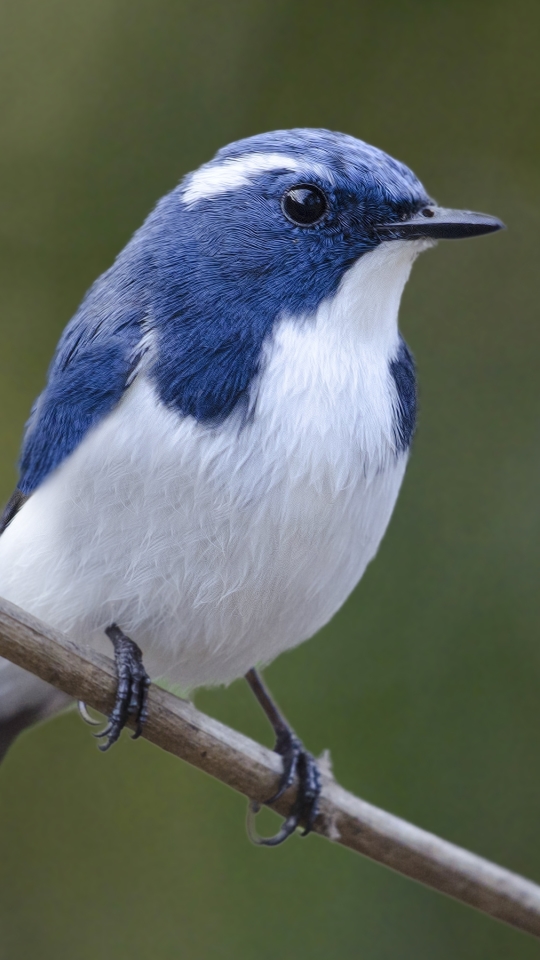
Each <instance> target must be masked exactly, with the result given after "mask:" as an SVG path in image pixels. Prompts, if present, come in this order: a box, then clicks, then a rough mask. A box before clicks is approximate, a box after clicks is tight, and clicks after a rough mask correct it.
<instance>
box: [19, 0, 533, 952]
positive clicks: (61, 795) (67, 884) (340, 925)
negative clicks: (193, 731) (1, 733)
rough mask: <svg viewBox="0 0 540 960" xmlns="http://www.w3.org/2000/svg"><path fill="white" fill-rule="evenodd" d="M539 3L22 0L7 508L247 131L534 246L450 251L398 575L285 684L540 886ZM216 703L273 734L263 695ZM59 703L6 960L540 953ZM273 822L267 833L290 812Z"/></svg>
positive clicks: (423, 348) (366, 585) (353, 772)
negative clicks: (27, 463)
mask: <svg viewBox="0 0 540 960" xmlns="http://www.w3.org/2000/svg"><path fill="white" fill-rule="evenodd" d="M539 30H540V7H539V6H538V4H536V3H533V2H532V0H531V2H528V0H513V2H497V0H492V2H489V3H488V2H477V3H471V2H470V0H468V2H465V0H463V2H461V0H447V2H442V0H435V2H433V0H432V2H427V0H426V2H422V0H409V2H407V0H379V2H359V0H348V2H347V0H343V2H342V0H334V2H333V3H318V2H315V0H310V2H309V3H308V2H305V0H289V2H287V3H285V2H279V0H278V2H276V0H274V2H270V0H229V2H227V3H224V2H218V0H211V2H210V0H202V2H201V0H199V2H198V3H195V2H187V0H153V2H142V0H130V2H128V0H92V2H91V3H88V2H83V0H47V2H46V3H43V2H42V0H17V2H15V0H4V2H3V3H2V4H1V7H0V101H1V105H0V243H1V256H0V301H1V311H0V323H1V343H2V348H1V351H0V444H1V450H2V457H1V472H0V487H1V489H0V494H1V496H2V497H3V498H7V497H8V496H9V494H10V492H11V489H12V487H13V484H14V481H15V476H16V474H15V467H14V464H15V462H16V459H17V453H18V445H19V440H20V436H21V431H22V427H23V423H24V421H25V418H26V416H27V414H28V411H29V407H30V404H31V401H32V399H33V397H34V396H35V394H36V393H37V392H38V391H39V390H40V389H41V386H42V384H43V380H44V375H45V370H46V367H47V364H48V361H49V358H50V356H51V353H52V351H53V348H54V345H55V342H56V340H57V338H58V335H59V333H60V331H61V330H62V328H63V326H64V324H65V323H66V322H67V320H68V319H69V317H70V316H71V314H72V313H73V311H74V310H75V308H76V306H77V304H78V301H79V300H80V298H81V296H82V294H83V292H84V291H85V289H86V288H87V287H88V285H89V284H90V283H91V282H92V280H93V279H94V278H95V276H96V275H97V274H98V273H99V272H100V271H102V270H103V269H104V268H106V267H107V266H108V265H109V264H110V262H111V260H112V258H113V257H114V255H115V254H116V252H117V251H118V250H119V249H120V247H121V246H122V245H123V244H124V243H125V241H126V240H127V239H128V237H129V236H130V234H131V232H132V231H133V230H134V228H136V227H137V226H138V225H139V224H140V222H141V221H142V219H143V217H144V216H145V215H146V213H147V212H148V211H149V209H150V208H151V206H152V205H153V203H154V202H155V201H156V200H157V198H158V197H159V196H160V195H161V194H162V193H164V192H165V191H166V190H168V189H170V188H171V187H172V186H173V185H174V184H175V183H176V182H177V180H178V179H179V177H180V176H181V175H182V174H183V173H185V172H186V171H188V170H190V169H192V168H193V167H195V166H197V165H198V164H200V163H201V162H202V161H204V160H206V159H208V158H209V157H210V156H211V155H212V154H213V152H214V151H215V150H216V149H217V148H218V147H219V146H221V145H222V144H224V143H227V142H228V141H230V140H234V139H236V138H238V137H243V136H246V135H249V134H253V133H256V132H259V131H263V130H266V129H272V128H276V127H288V126H297V125H298V126H304V125H306V126H308V125H312V126H328V127H331V128H334V129H338V130H344V131H347V132H349V133H352V134H355V135H357V136H359V137H361V138H363V139H366V140H368V141H370V142H373V143H375V144H377V145H378V146H380V147H382V148H384V149H386V150H388V151H389V152H390V153H393V154H395V155H396V156H398V157H399V158H400V159H402V160H404V161H405V162H406V163H408V164H409V165H410V166H412V167H413V169H414V170H415V171H416V172H417V173H418V175H419V176H420V177H421V178H422V180H423V181H424V182H425V184H426V186H427V188H428V190H429V191H430V192H431V193H432V195H434V196H435V197H436V198H437V199H439V200H440V201H441V202H442V203H444V204H446V205H452V206H462V207H471V208H473V209H479V210H486V211H488V212H490V213H493V214H497V215H499V216H501V217H502V218H503V219H504V220H505V221H506V222H507V224H508V226H509V230H508V231H507V232H506V233H505V234H502V235H498V236H496V237H491V238H487V239H484V240H481V241H474V242H470V243H463V244H455V245H454V244H442V245H440V246H439V248H438V249H436V250H435V251H433V252H430V253H428V254H426V255H424V256H423V257H422V258H421V260H420V262H419V263H418V264H417V266H416V267H415V269H414V271H413V278H412V280H411V282H410V284H409V287H408V288H407V290H406V293H405V298H404V303H403V308H402V327H403V330H404V332H405V334H406V336H407V338H408V340H409V342H410V343H411V345H412V347H413V349H414V351H415V353H416V357H417V361H418V366H419V372H420V401H421V408H420V427H419V431H418V434H417V437H416V441H415V445H414V454H413V457H412V461H411V464H410V468H409V471H408V474H407V478H406V482H405V485H404V489H403V493H402V496H401V498H400V501H399V504H398V508H397V510H396V514H395V516H394V519H393V521H392V523H391V526H390V530H389V533H388V535H387V537H386V539H385V541H384V544H383V546H382V549H381V551H380V553H379V556H378V558H377V560H376V562H375V563H374V564H373V566H372V567H371V568H370V569H369V570H368V573H367V575H366V577H365V579H364V581H363V582H362V584H361V586H360V587H359V589H358V590H357V591H356V593H355V595H354V596H353V597H352V598H351V600H350V601H349V603H348V604H347V606H346V607H345V608H344V609H343V610H342V611H341V613H340V614H339V615H338V616H337V617H336V618H335V620H334V622H333V623H332V624H331V625H330V626H329V627H327V628H326V629H325V630H324V631H323V632H322V633H321V634H320V635H318V636H317V637H316V638H315V639H314V640H312V641H311V642H310V643H309V644H307V645H304V646H303V647H301V648H299V649H298V650H296V651H294V652H292V653H290V654H288V655H285V656H283V657H281V659H280V660H279V661H277V662H276V663H275V664H274V665H273V666H272V667H271V668H270V669H269V670H268V671H267V678H268V680H269V682H270V685H271V687H272V689H273V690H274V692H275V693H276V695H277V697H278V698H279V700H280V701H281V703H282V705H283V707H284V708H285V710H286V712H287V713H288V715H289V716H290V719H291V721H292V722H293V723H294V725H295V726H296V728H297V729H298V731H299V732H300V734H301V736H303V737H304V739H305V740H306V742H307V744H308V745H309V746H310V747H311V748H312V749H313V750H314V751H316V752H319V751H320V750H322V748H324V747H329V748H330V749H331V751H332V756H333V759H334V766H335V771H336V775H337V776H338V778H339V779H340V780H341V782H342V783H343V784H344V785H345V786H347V787H348V788H350V789H352V790H354V791H356V792H359V793H360V794H361V795H362V796H364V797H365V798H366V799H368V800H370V801H372V802H374V803H378V804H381V805H382V806H384V807H385V808H386V809H389V810H392V811H393V812H395V813H398V814H400V815H401V816H404V817H406V818H409V819H411V820H412V821H413V822H415V823H418V824H420V825H422V826H423V827H425V828H427V829H429V830H433V831H435V832H436V833H439V834H442V835H443V836H444V837H447V838H448V839H450V840H453V841H455V842H457V843H459V844H462V845H465V846H466V847H470V848H471V849H473V850H475V851H477V852H479V853H481V854H483V855H485V856H487V857H490V858H492V859H494V860H496V861H498V862H500V863H502V864H504V865H506V866H508V867H510V868H512V869H514V870H517V871H519V872H523V873H525V874H526V875H527V876H530V877H532V878H536V880H540V827H539V811H540V697H539V687H540V645H539V643H538V619H539V618H538V613H539V600H538V590H537V578H538V570H539V560H540V556H539V554H540V545H539V544H540V537H539V533H540V505H539V496H538V490H539V483H538V481H539V467H540V444H539V422H540V421H539V415H540V385H539V378H538V371H539V367H540V363H539V361H540V317H539V310H538V303H539V300H540V284H539V280H538V267H537V263H538V249H539V235H540V164H539V146H540V132H539V123H538V116H539V106H540V103H539V100H540V58H539V56H538V49H539V41H540V37H539ZM197 703H198V705H199V706H200V707H201V708H202V709H204V710H207V711H209V712H210V713H212V714H214V715H215V716H218V717H220V718H221V719H223V720H224V721H226V722H228V723H230V724H232V725H233V726H235V727H238V728H240V729H242V730H244V731H246V732H248V733H250V734H252V735H253V736H255V737H259V738H261V739H263V740H264V741H265V742H267V743H270V742H271V738H270V735H269V733H268V730H267V728H266V726H265V722H264V719H263V718H262V716H261V715H260V714H259V712H258V708H257V707H256V705H255V704H254V703H253V702H252V700H251V698H250V695H249V693H248V691H247V689H244V686H243V685H242V683H237V684H234V685H233V686H232V687H231V688H229V689H228V690H217V691H211V692H201V693H200V694H198V696H197ZM245 806H246V804H245V801H244V800H243V798H241V797H238V796H236V795H235V794H233V793H231V792H230V791H228V790H227V789H226V788H225V787H223V786H221V785H220V784H218V783H216V782H214V781H212V780H210V779H209V778H208V777H205V776H204V775H203V774H201V773H198V772H197V771H194V770H192V769H190V768H188V767H187V766H186V765H184V764H182V763H181V762H179V761H177V760H175V759H174V758H172V757H169V756H167V755H165V754H162V753H161V752H160V751H158V750H157V749H155V748H152V747H151V746H150V745H149V744H146V743H144V742H142V743H137V744H132V743H131V742H130V741H129V739H127V738H126V739H125V740H123V741H122V743H121V744H120V745H119V746H118V747H116V748H115V749H114V750H112V751H111V753H110V754H107V755H106V756H102V755H100V754H99V753H98V751H97V750H96V747H95V742H94V741H93V740H92V737H91V736H90V733H89V731H88V728H86V727H84V725H83V724H82V723H81V722H80V720H79V719H78V717H77V716H75V715H66V716H63V717H61V718H59V719H57V720H55V721H53V722H51V723H50V724H48V725H45V726H43V727H41V728H39V729H35V730H34V731H32V732H31V733H29V734H28V735H26V736H24V737H23V738H21V739H20V740H19V741H18V743H17V745H16V746H15V748H14V749H13V751H12V752H11V753H10V755H9V756H8V759H7V761H6V762H5V764H4V765H3V766H2V768H1V770H0V957H1V958H2V960H4V958H6V960H19V958H20V960H23V958H24V960H28V958H29V957H34V956H39V957H40V960H49V958H50V960H53V958H54V960H58V958H61V957H69V958H70V960H90V958H95V957H103V958H109V957H116V958H124V957H126V958H127V957H129V958H130V960H147V958H149V957H152V958H155V960H169V958H171V960H172V958H178V957H189V958H207V957H208V958H214V957H215V958H223V960H229V958H235V960H236V958H261V960H274V958H276V957H279V958H280V960H290V958H291V960H292V958H293V957H294V958H308V957H309V958H310V960H319V958H325V960H326V958H328V957H336V958H340V960H346V958H353V957H354V958H356V957H358V956H361V957H363V958H369V960H382V958H396V957H399V958H415V960H423V958H426V960H427V958H430V960H431V958H435V957H436V958H437V960H445V958H452V960H454V958H456V957H459V958H461V960H467V958H479V957H482V958H484V957H485V958H490V960H495V958H508V957H512V958H516V960H521V958H523V960H525V958H530V957H535V956H538V948H537V945H536V943H535V941H533V940H532V939H531V938H528V937H526V936H525V935H522V934H519V933H517V932H514V931H512V930H510V929H508V928H505V927H503V926H502V925H500V924H497V923H496V922H495V921H492V920H490V919H487V918H485V917H483V916H480V915H477V914H475V913H474V912H473V911H471V910H469V909H467V908H465V907H463V906H461V905H459V904H456V903H453V902H452V901H449V900H447V899H445V898H443V897H441V896H439V895H437V894H434V893H432V892H431V891H428V890H425V889H423V888H422V887H420V886H417V885H415V884H414V883H412V882H410V881H407V880H404V879H403V878H401V877H398V876H396V875H394V874H392V873H390V872H389V871H387V870H384V869H383V868H381V867H379V866H377V865H375V864H372V863H370V862H369V861H367V860H364V859H362V858H360V857H358V856H356V855H354V854H353V853H351V852H348V851H346V850H342V849H340V848H338V847H335V846H333V845H331V844H329V843H327V842H325V841H323V840H320V839H319V838H316V837H311V838H309V839H307V840H300V839H297V838H293V839H292V840H291V841H290V842H289V843H288V844H286V846H284V847H283V848H280V849H278V850H260V849H256V848H254V847H252V846H250V844H249V843H248V841H247V839H246V836H245V833H244V826H243V820H244V813H245ZM266 816H267V818H268V821H267V823H266V826H268V827H272V826H273V825H274V822H273V821H272V822H269V821H270V818H271V817H272V815H271V814H267V815H266Z"/></svg>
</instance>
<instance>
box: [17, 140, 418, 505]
mask: <svg viewBox="0 0 540 960" xmlns="http://www.w3.org/2000/svg"><path fill="white" fill-rule="evenodd" d="M268 155H272V157H275V156H276V155H279V156H283V157H284V158H285V160H284V162H283V164H281V165H280V163H279V162H278V163H277V164H274V163H272V165H271V166H270V167H269V168H268V169H266V168H265V165H264V162H263V163H261V164H259V167H260V168H259V169H256V170H255V172H251V174H250V175H246V176H245V177H244V178H243V179H242V178H237V179H238V180H239V182H237V183H235V185H234V189H232V188H231V189H221V188H220V189H217V190H215V189H214V190H213V191H212V189H209V190H208V191H207V194H205V192H204V190H202V192H201V191H200V190H199V192H197V190H196V189H195V199H193V193H194V187H196V186H197V183H196V179H194V178H197V177H199V180H200V177H201V172H198V173H195V174H191V175H189V176H188V177H187V178H186V179H185V180H184V181H183V182H182V183H181V184H180V185H179V186H178V187H176V189H175V190H173V191H172V192H171V193H169V194H168V195H167V196H165V197H164V198H163V199H162V200H161V201H160V202H159V203H158V205H157V207H156V208H155V210H154V211H153V212H152V213H151V214H150V216H149V217H148V219H147V220H146V222H145V223H144V224H143V226H142V227H141V229H140V230H139V231H138V232H137V233H136V234H135V236H134V237H133V239H132V240H131V242H130V243H129V244H128V245H127V247H126V248H125V250H124V251H123V252H122V254H121V255H120V256H119V258H118V259H117V261H116V262H115V264H114V265H113V266H112V267H111V269H110V270H109V271H108V272H107V273H105V274H104V275H103V276H102V277H101V278H100V279H99V280H98V281H97V282H96V284H95V285H94V286H93V287H92V288H91V290H90V291H89V293H88V294H87V296H86V297H85V299H84V300H83V302H82V304H81V306H80V308H79V310H78V311H77V313H76V314H75V316H74V317H73V319H72V321H71V322H70V324H69V325H68V327H67V328H66V330H65V332H64V334H63V336H62V338H61V340H60V343H59V345H58V349H57V352H56V354H55V357H54V359H53V363H52V365H51V368H50V371H49V377H48V382H47V386H46V388H45V390H44V392H43V393H42V395H41V397H40V398H39V399H38V401H37V403H36V405H35V407H34V409H33V411H32V415H31V417H30V420H29V423H28V427H27V432H26V436H25V441H24V446H23V452H22V458H21V479H20V483H19V487H20V489H21V490H22V491H23V492H24V493H26V494H28V493H30V492H31V491H32V490H33V489H34V488H35V487H36V486H37V485H38V484H39V483H41V481H42V480H43V479H44V478H45V477H46V476H47V474H48V473H49V472H50V471H51V470H52V469H54V468H55V467H56V466H57V465H58V464H59V463H60V462H61V461H62V460H63V459H64V458H65V457H66V456H67V455H68V454H69V453H71V452H72V451H73V450H74V449H75V447H76V446H77V445H78V443H80V441H81V439H82V438H83V437H84V435H85V433H86V432H87V430H88V429H89V428H90V427H92V426H93V425H95V424H96V423H97V422H98V421H99V420H101V419H102V418H103V417H104V416H105V415H106V414H107V413H108V412H109V411H110V410H111V409H112V408H113V407H114V406H115V404H116V403H117V402H118V400H119V399H120V398H121V396H122V394H123V392H124V391H125V389H126V386H127V385H128V383H129V381H130V377H131V376H132V374H133V370H134V369H135V367H136V365H137V363H138V362H139V361H140V359H141V351H142V347H143V345H146V344H147V343H148V338H145V337H144V334H145V333H147V332H148V331H151V332H152V339H153V344H152V347H153V351H152V354H151V355H150V356H149V358H148V364H147V367H146V369H147V374H148V375H149V376H150V377H151V378H152V379H153V380H154V382H155V385H156V387H157V390H158V393H159V396H160V398H161V400H162V401H163V403H164V404H166V405H167V406H169V407H171V408H174V409H175V410H177V411H178V412H179V413H182V414H184V415H191V416H193V417H195V418H196V419H197V420H199V421H201V422H206V423H209V424H212V423H217V422H219V421H220V420H222V419H223V418H225V417H227V416H228V415H229V414H231V412H232V411H233V410H235V408H237V407H238V405H241V404H242V402H243V401H246V399H247V397H248V394H249V388H250V385H251V383H252V381H253V378H254V377H255V376H256V374H257V373H258V370H259V364H260V358H261V353H262V346H263V343H264V341H265V339H266V338H267V337H268V335H269V334H270V332H271V330H272V328H273V325H274V324H275V322H276V320H277V319H279V317H280V316H282V315H284V314H286V315H288V316H292V317H294V316H301V315H306V314H309V313H311V312H313V311H314V310H315V309H316V308H317V307H318V306H319V304H320V303H321V301H322V300H324V299H325V298H326V297H329V296H331V295H332V294H333V293H334V292H335V291H336V289H337V287H338V284H339V282H340V280H341V278H342V277H343V275H344V273H345V272H346V270H347V269H348V268H349V267H350V266H351V265H352V264H353V263H354V262H355V261H356V260H357V259H358V258H359V257H361V256H362V255H363V254H364V253H366V252H368V251H370V250H372V249H374V247H375V246H377V244H378V243H379V242H380V241H379V240H378V238H377V237H376V235H375V232H374V227H375V225H376V224H377V223H380V222H381V221H384V222H391V221H396V222H399V221H400V220H401V219H404V218H406V217H409V216H411V214H413V213H414V212H416V211H417V210H418V209H420V208H421V207H422V206H423V205H425V204H426V203H428V202H429V198H428V197H427V195H426V192H425V190H424V188H423V187H422V185H421V183H420V182H419V181H418V180H417V178H416V177H415V176H414V174H413V173H412V172H411V171H410V170H409V169H408V168H407V167H405V166H404V165H403V164H401V163H399V162H398V161H396V160H394V159H392V158H391V157H389V156H388V155H387V154H385V153H383V152H382V151H380V150H377V149H375V148H374V147H371V146H368V145H367V144H364V143H362V142H361V141H359V140H356V139H355V138H353V137H350V136H346V135H344V134H338V133H331V132H330V131H327V130H289V131H276V132H274V133H268V134H262V135H260V136H256V137H252V138H249V139H246V140H240V141H238V142H237V143H234V144H231V145H230V146H228V147H226V148H224V149H223V150H220V151H219V152H218V153H217V155H216V157H215V158H214V160H212V161H211V162H210V163H209V164H207V165H206V166H205V167H204V168H202V171H203V174H202V176H203V185H204V182H205V181H206V182H207V183H210V184H211V183H212V182H213V180H212V178H213V177H215V175H216V174H217V175H218V178H219V175H220V171H223V169H225V170H228V171H232V170H234V169H235V165H237V164H239V163H242V162H244V161H245V158H260V157H261V156H263V157H264V156H268ZM291 161H293V163H292V164H291ZM255 166H256V164H255ZM306 181H307V182H309V183H313V184H315V185H316V186H318V187H320V188H321V189H322V190H323V191H324V193H325V194H326V196H327V198H328V201H329V209H328V213H327V215H326V216H325V217H324V218H323V219H322V220H321V221H320V222H319V223H317V224H315V225H313V226H310V227H301V226H296V225H294V224H293V223H291V222H290V221H289V220H287V218H286V217H285V216H284V214H283V211H282V208H281V198H282V197H283V194H284V193H285V191H286V190H288V189H289V188H290V187H292V186H294V185H295V184H298V183H299V182H306ZM190 197H192V199H189V198H190ZM404 350H405V352H403V351H404ZM392 374H393V376H394V379H395V382H396V385H397V387H398V393H399V395H400V398H401V406H402V415H401V418H400V423H399V424H398V425H397V428H396V429H397V439H398V443H399V446H400V447H402V446H406V445H408V443H409V441H410V436H411V433H412V429H413V426H414V368H413V365H412V359H411V358H410V354H408V352H407V351H406V348H405V347H403V348H402V349H401V350H400V352H399V354H398V356H397V357H396V359H395V361H394V364H393V367H392Z"/></svg>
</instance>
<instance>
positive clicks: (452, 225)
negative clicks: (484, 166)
mask: <svg viewBox="0 0 540 960" xmlns="http://www.w3.org/2000/svg"><path fill="white" fill-rule="evenodd" d="M495 230H504V223H502V221H501V220H497V218H496V217H489V216H488V215H487V213H473V212H472V211H471V210H447V209H445V207H437V206H435V205H431V204H430V205H429V206H427V207H424V209H423V210H420V212H419V213H417V214H415V216H414V217H411V218H410V220H401V221H399V220H398V221H397V222H396V223H381V224H379V225H378V226H377V227H376V228H375V232H376V234H377V236H378V237H380V239H381V240H420V239H421V238H422V237H431V238H432V239H433V240H459V239H460V238H462V237H480V236H481V235H482V234H483V233H494V232H495Z"/></svg>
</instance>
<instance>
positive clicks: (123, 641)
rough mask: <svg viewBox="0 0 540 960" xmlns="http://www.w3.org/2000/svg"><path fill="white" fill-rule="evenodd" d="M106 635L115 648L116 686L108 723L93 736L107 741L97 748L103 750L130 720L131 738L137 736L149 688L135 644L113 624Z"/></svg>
mask: <svg viewBox="0 0 540 960" xmlns="http://www.w3.org/2000/svg"><path fill="white" fill-rule="evenodd" d="M105 633H106V634H107V636H108V638H109V640H110V641H111V643H112V645H113V647H114V660H115V664H116V674H117V677H118V686H117V688H116V699H115V701H114V707H113V709H112V713H111V715H110V717H109V722H108V723H107V726H106V727H105V729H104V730H100V732H99V733H96V734H95V736H96V737H98V738H99V737H106V738H107V739H106V741H105V743H100V745H99V749H100V750H103V751H105V750H108V749H109V747H112V745H113V743H116V741H117V740H118V737H119V736H120V734H121V733H122V730H123V728H124V727H125V725H126V723H127V721H128V719H129V717H134V718H135V733H134V734H133V739H134V740H136V739H137V737H140V735H141V733H142V728H143V725H144V722H145V720H146V713H147V710H146V701H147V697H148V687H149V686H150V677H149V676H148V674H147V672H146V670H145V669H144V666H143V662H142V653H141V651H140V649H139V647H138V646H137V644H136V643H135V642H134V641H133V640H130V639H129V637H126V635H125V633H123V632H122V631H121V630H120V627H118V626H117V625H116V623H113V624H111V626H110V627H107V629H106V630H105Z"/></svg>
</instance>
